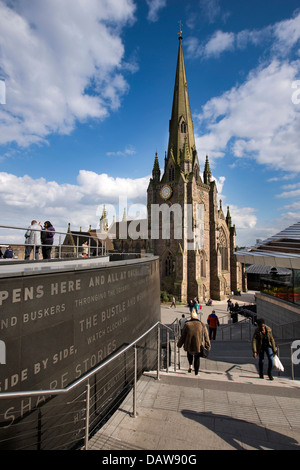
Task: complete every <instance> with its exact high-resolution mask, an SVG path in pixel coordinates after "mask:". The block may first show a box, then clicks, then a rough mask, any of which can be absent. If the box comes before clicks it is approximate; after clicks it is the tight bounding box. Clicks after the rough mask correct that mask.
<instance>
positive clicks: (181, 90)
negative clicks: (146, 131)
mask: <svg viewBox="0 0 300 470" xmlns="http://www.w3.org/2000/svg"><path fill="white" fill-rule="evenodd" d="M194 152H195V137H194V129H193V121H192V113H191V108H190V100H189V94H188V88H187V80H186V72H185V64H184V57H183V49H182V31H181V30H180V32H179V48H178V57H177V67H176V76H175V86H174V95H173V105H172V115H171V120H170V126H169V146H168V158H169V157H170V155H171V153H172V154H173V158H174V161H175V163H176V164H177V165H179V166H181V167H182V162H183V161H184V160H185V159H186V158H188V159H192V158H193V156H194Z"/></svg>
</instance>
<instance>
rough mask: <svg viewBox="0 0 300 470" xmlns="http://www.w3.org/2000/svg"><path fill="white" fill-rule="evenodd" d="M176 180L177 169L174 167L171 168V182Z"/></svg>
mask: <svg viewBox="0 0 300 470" xmlns="http://www.w3.org/2000/svg"><path fill="white" fill-rule="evenodd" d="M174 180H175V168H174V167H173V166H170V168H169V181H174Z"/></svg>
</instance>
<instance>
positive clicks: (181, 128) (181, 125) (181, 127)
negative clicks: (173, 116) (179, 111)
mask: <svg viewBox="0 0 300 470" xmlns="http://www.w3.org/2000/svg"><path fill="white" fill-rule="evenodd" d="M180 132H181V133H182V134H186V123H185V122H184V121H182V123H181V124H180Z"/></svg>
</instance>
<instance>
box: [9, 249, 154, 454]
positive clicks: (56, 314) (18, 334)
mask: <svg viewBox="0 0 300 470" xmlns="http://www.w3.org/2000/svg"><path fill="white" fill-rule="evenodd" d="M0 304H1V305H0V308H1V317H0V334H1V336H0V339H1V340H2V341H4V343H5V345H6V364H5V365H1V367H0V393H1V392H11V391H13V392H15V391H22V390H23V391H25V390H26V391H27V390H33V389H35V390H41V389H53V390H55V389H56V388H65V387H66V386H67V385H69V384H70V383H72V382H74V381H75V380H76V379H78V378H79V377H81V376H83V375H84V374H85V373H86V372H88V371H89V370H91V369H93V368H94V367H96V366H97V365H98V364H100V363H101V362H103V361H104V360H105V359H106V358H107V357H108V356H110V355H112V354H113V353H114V352H116V351H118V350H120V349H121V348H122V347H124V346H125V345H127V344H129V343H130V342H132V341H133V340H135V339H136V338H138V337H139V336H140V335H141V334H142V333H144V332H145V331H147V330H148V329H149V328H150V327H151V326H152V325H153V324H154V323H156V322H157V321H158V320H160V286H159V264H158V258H155V257H149V258H143V259H137V260H130V261H119V262H106V263H101V262H100V261H99V260H98V261H97V260H90V259H85V260H82V261H79V260H77V261H76V262H74V261H61V262H53V263H52V262H50V263H37V264H32V263H30V264H27V265H26V264H22V265H21V264H15V265H6V266H4V265H1V267H0ZM144 361H145V363H146V362H147V358H146V360H145V358H144ZM121 362H122V361H121ZM121 362H120V363H119V365H118V366H117V368H118V367H119V372H118V374H119V378H118V385H115V384H114V381H113V382H112V383H111V384H110V386H109V387H106V388H107V391H106V392H105V397H103V399H104V400H105V401H109V400H111V399H112V398H111V397H112V395H114V394H115V395H116V393H117V392H118V393H119V391H120V389H122V387H123V386H125V385H128V374H127V372H128V371H126V366H124V363H123V362H122V363H121ZM106 374H107V371H106ZM105 377H106V378H105V379H103V380H104V381H106V383H110V379H111V377H110V376H107V375H106V376H105ZM116 387H118V390H116ZM100 404H101V401H100ZM54 409H55V408H54ZM22 410H23V411H22ZM36 410H37V407H36V403H35V402H34V400H30V399H28V398H26V399H25V400H24V399H23V400H22V399H14V400H7V399H5V400H3V399H2V400H0V441H1V440H2V439H3V438H6V437H7V436H10V435H14V434H15V431H14V425H15V424H17V423H19V422H20V421H21V422H22V421H24V420H26V419H31V420H32V419H34V418H33V416H32V415H35V411H36ZM74 412H75V411H74ZM76 412H77V413H78V412H79V411H78V409H77V410H76ZM50 413H51V411H50ZM52 413H54V414H55V411H52ZM53 419H55V416H54V417H53ZM71 421H72V419H71ZM6 425H9V426H8V428H7V429H5V426H6ZM3 426H4V428H3ZM34 439H35V438H33V443H34ZM6 445H7V443H5V444H4V446H6ZM33 446H34V444H33ZM0 447H1V444H0ZM5 448H6V447H5Z"/></svg>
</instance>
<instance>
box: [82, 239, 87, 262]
mask: <svg viewBox="0 0 300 470" xmlns="http://www.w3.org/2000/svg"><path fill="white" fill-rule="evenodd" d="M81 248H82V256H83V258H87V255H88V253H89V247H88V242H87V241H85V242H83V244H82V245H81Z"/></svg>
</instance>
